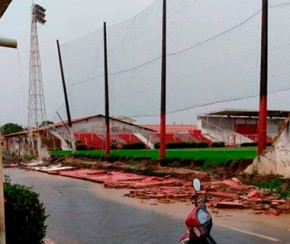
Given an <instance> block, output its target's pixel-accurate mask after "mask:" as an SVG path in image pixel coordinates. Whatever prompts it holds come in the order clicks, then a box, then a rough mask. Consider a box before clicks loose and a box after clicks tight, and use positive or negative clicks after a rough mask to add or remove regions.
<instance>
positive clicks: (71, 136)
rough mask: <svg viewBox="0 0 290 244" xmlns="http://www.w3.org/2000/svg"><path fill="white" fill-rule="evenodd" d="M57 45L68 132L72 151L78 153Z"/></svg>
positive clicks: (57, 43)
mask: <svg viewBox="0 0 290 244" xmlns="http://www.w3.org/2000/svg"><path fill="white" fill-rule="evenodd" d="M56 45H57V51H58V59H59V66H60V72H61V80H62V87H63V93H64V100H65V108H66V114H67V121H68V126H69V128H70V129H69V130H68V131H69V134H70V141H71V149H72V151H73V152H75V151H76V147H75V141H74V135H73V129H72V120H71V113H70V107H69V101H68V95H67V89H66V84H65V78H64V71H63V64H62V58H61V51H60V46H59V41H58V40H56ZM58 115H59V114H58Z"/></svg>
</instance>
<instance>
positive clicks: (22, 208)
mask: <svg viewBox="0 0 290 244" xmlns="http://www.w3.org/2000/svg"><path fill="white" fill-rule="evenodd" d="M4 197H5V199H6V203H5V225H6V242H7V244H18V243H19V244H20V243H21V244H22V243H31V244H39V243H44V242H43V238H44V237H45V234H46V227H47V226H46V225H45V220H46V218H47V217H48V215H46V214H45V208H44V206H43V204H42V203H40V202H39V194H37V193H35V192H33V191H32V190H31V188H29V187H26V186H22V185H19V184H11V182H10V180H9V178H7V177H5V182H4Z"/></svg>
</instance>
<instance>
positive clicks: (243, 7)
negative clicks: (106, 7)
mask: <svg viewBox="0 0 290 244" xmlns="http://www.w3.org/2000/svg"><path fill="white" fill-rule="evenodd" d="M261 5H262V1H261V0H224V1H215V0H214V1H213V0H168V1H167V98H166V100H167V114H168V116H169V117H168V118H169V120H172V121H176V120H177V121H178V118H179V121H182V119H180V116H181V115H180V114H184V113H189V114H190V116H191V117H192V118H194V117H196V115H195V114H196V113H198V111H199V109H200V108H207V109H208V110H209V111H210V110H212V107H211V105H216V104H223V103H226V102H229V101H230V102H234V101H238V100H243V101H244V103H243V104H242V105H239V108H240V109H243V108H246V107H249V106H250V107H251V108H252V109H257V106H256V105H257V101H258V98H257V97H258V95H259V85H260V49H261V7H262V6H261ZM108 24H109V23H108ZM161 28H162V1H161V0H158V1H156V2H155V3H154V4H153V5H151V6H150V7H149V8H148V9H146V10H144V11H143V12H141V13H140V14H139V15H137V16H135V17H134V18H132V19H129V20H127V21H125V22H122V23H120V24H117V25H114V26H111V27H108V29H107V40H108V64H109V93H110V115H111V116H116V117H118V116H126V117H131V118H136V119H137V121H138V122H140V123H142V122H143V123H144V122H145V121H146V122H148V121H150V122H152V123H158V122H159V113H160V93H161V91H160V90H161V38H162V29H161ZM289 29H290V1H289V0H288V1H286V0H270V1H269V73H268V79H269V80H268V84H269V87H268V91H269V93H270V94H275V93H277V92H281V91H287V90H289V89H290V83H289V82H288V79H289V77H290V76H289V75H290V74H289V71H290V68H289V67H290V43H289V40H290V39H289V36H290V32H289V31H288V30H289ZM61 52H62V57H63V64H64V71H65V77H66V82H67V86H68V96H69V102H70V107H71V113H72V117H73V118H77V117H82V116H89V115H95V114H104V107H105V106H104V51H103V30H97V31H95V32H93V33H90V34H88V35H86V36H84V37H82V38H80V39H77V40H74V41H71V42H69V43H65V44H63V45H61ZM253 97H254V98H255V97H256V99H255V102H254V103H253V102H252V100H250V99H249V98H253ZM247 99H249V100H247ZM251 103H252V104H251ZM271 103H272V104H275V99H274V100H273V101H271ZM270 105H271V104H270ZM221 106H222V107H223V105H221ZM253 106H254V107H253ZM279 106H280V105H279V104H276V107H275V109H280V107H279ZM272 108H273V106H272ZM59 112H60V113H61V114H62V115H63V116H64V118H66V116H65V115H64V114H65V110H64V106H62V107H61V108H60V109H59ZM169 122H170V121H169Z"/></svg>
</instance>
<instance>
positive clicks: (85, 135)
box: [74, 132, 105, 150]
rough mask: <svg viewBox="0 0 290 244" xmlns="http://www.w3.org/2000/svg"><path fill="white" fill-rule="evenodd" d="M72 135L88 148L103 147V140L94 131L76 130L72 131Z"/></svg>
mask: <svg viewBox="0 0 290 244" xmlns="http://www.w3.org/2000/svg"><path fill="white" fill-rule="evenodd" d="M74 137H75V138H76V139H77V140H79V141H80V142H81V143H82V144H84V145H86V146H87V147H88V148H90V147H93V148H95V149H97V150H101V149H104V145H105V142H104V140H103V139H102V138H101V137H100V136H98V135H97V134H95V133H91V132H78V133H74Z"/></svg>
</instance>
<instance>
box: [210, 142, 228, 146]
mask: <svg viewBox="0 0 290 244" xmlns="http://www.w3.org/2000/svg"><path fill="white" fill-rule="evenodd" d="M211 146H212V147H225V143H224V142H223V141H220V142H213V143H212V144H211Z"/></svg>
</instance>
